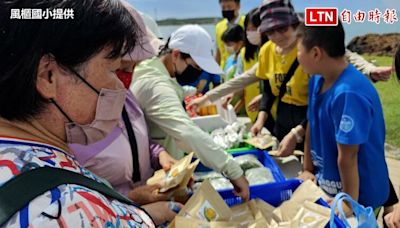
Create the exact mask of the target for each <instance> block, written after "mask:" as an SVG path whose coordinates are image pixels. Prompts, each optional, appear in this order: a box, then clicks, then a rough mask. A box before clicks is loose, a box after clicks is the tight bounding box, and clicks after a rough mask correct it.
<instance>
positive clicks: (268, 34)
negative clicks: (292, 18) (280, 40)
mask: <svg viewBox="0 0 400 228" xmlns="http://www.w3.org/2000/svg"><path fill="white" fill-rule="evenodd" d="M288 30H289V26H285V27H280V28H276V29H272V30H270V31H267V32H265V34H266V35H267V36H272V35H273V34H274V33H275V32H278V33H280V34H282V33H285V32H287V31H288Z"/></svg>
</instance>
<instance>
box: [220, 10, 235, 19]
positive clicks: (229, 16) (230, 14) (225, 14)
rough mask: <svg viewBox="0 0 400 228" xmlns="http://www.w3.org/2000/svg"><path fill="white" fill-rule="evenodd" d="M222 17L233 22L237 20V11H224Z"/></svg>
mask: <svg viewBox="0 0 400 228" xmlns="http://www.w3.org/2000/svg"><path fill="white" fill-rule="evenodd" d="M222 17H224V18H226V19H227V20H228V21H231V20H232V19H233V18H235V11H234V10H222Z"/></svg>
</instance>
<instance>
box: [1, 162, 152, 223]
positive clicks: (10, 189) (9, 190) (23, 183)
mask: <svg viewBox="0 0 400 228" xmlns="http://www.w3.org/2000/svg"><path fill="white" fill-rule="evenodd" d="M63 184H77V185H81V186H84V187H87V188H89V189H92V190H95V191H98V192H100V193H102V194H103V195H105V196H107V197H109V198H113V199H116V200H118V201H120V202H122V203H125V204H129V205H133V206H135V207H137V208H140V209H141V210H143V211H145V210H144V209H143V208H141V207H140V206H139V205H137V204H136V203H134V202H132V201H131V200H130V199H128V198H126V197H125V196H123V195H121V194H120V193H118V192H116V191H115V190H113V189H112V188H110V187H108V186H107V185H105V184H103V183H100V182H97V181H95V180H93V179H91V178H89V177H86V176H84V175H82V174H79V173H75V172H72V171H68V170H65V169H60V168H52V167H47V166H46V167H39V168H35V169H32V170H29V171H26V172H23V173H21V174H20V175H18V176H16V177H14V178H13V179H11V180H9V181H7V182H6V183H5V184H4V185H2V186H1V187H0V227H1V226H3V225H5V223H6V222H7V221H8V220H9V219H10V218H11V217H12V216H13V215H14V214H15V213H17V212H18V211H19V210H20V209H21V208H23V207H24V206H25V205H27V204H28V203H29V202H30V201H32V200H33V199H35V198H36V197H37V196H39V195H41V194H43V193H45V192H47V191H49V190H51V189H53V188H55V187H57V186H60V185H63ZM145 212H146V211H145ZM146 213H147V212H146ZM148 216H149V217H150V218H151V216H150V215H148Z"/></svg>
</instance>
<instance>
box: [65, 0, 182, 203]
mask: <svg viewBox="0 0 400 228" xmlns="http://www.w3.org/2000/svg"><path fill="white" fill-rule="evenodd" d="M123 4H124V5H125V7H126V8H127V9H128V10H129V12H130V13H131V15H132V16H133V18H134V19H135V21H136V22H137V24H138V25H139V29H140V31H143V33H144V34H142V35H141V37H140V39H139V40H138V45H137V47H136V48H135V49H134V50H133V52H132V53H128V54H126V55H125V56H123V58H122V61H121V67H120V68H119V70H117V72H116V74H117V76H118V78H119V79H120V80H121V81H122V82H123V83H124V85H125V87H126V88H129V86H130V84H131V81H132V72H133V68H134V66H135V62H138V61H141V60H144V59H148V58H151V57H153V56H155V55H156V51H155V49H154V48H153V47H152V45H151V40H150V39H151V37H152V34H149V33H148V32H149V31H148V30H147V28H146V26H145V25H144V22H143V19H142V18H141V16H140V15H139V13H138V12H137V11H136V10H134V9H133V8H132V7H131V6H130V5H129V4H128V3H126V2H123ZM124 107H125V110H124V111H123V113H122V121H121V124H119V125H117V126H115V127H114V128H113V130H112V131H111V133H110V134H109V135H108V136H107V137H106V138H104V139H102V140H99V141H97V142H95V143H90V144H89V145H82V143H80V142H77V141H75V142H72V143H70V144H69V147H70V148H71V150H72V151H73V153H74V155H75V157H76V159H77V160H78V161H79V163H80V164H81V165H83V166H84V167H85V168H87V169H89V170H90V171H92V172H94V173H95V174H96V175H98V176H100V177H102V178H104V179H106V180H107V181H108V182H110V184H111V185H112V186H113V187H114V189H116V190H117V191H118V192H120V193H121V194H123V195H125V196H127V197H129V198H130V199H131V200H133V201H135V202H137V203H139V204H147V203H153V202H156V201H162V200H167V199H168V198H169V193H164V194H159V193H158V192H157V191H156V190H157V189H159V188H160V186H157V185H152V186H149V185H146V180H147V179H149V178H150V177H151V176H152V175H153V173H154V170H158V169H161V168H163V169H164V170H168V169H169V168H170V166H171V165H172V164H173V163H175V160H174V159H173V158H172V157H170V156H169V154H168V153H167V152H166V151H165V149H164V148H163V147H162V146H160V145H159V144H157V143H154V142H152V141H151V140H149V136H148V131H147V125H146V121H145V119H144V114H143V112H142V110H141V109H140V107H139V104H138V102H137V101H136V99H135V97H134V96H133V94H132V93H131V92H130V91H128V92H127V98H126V101H125V105H124ZM105 112H106V113H108V112H109V110H105Z"/></svg>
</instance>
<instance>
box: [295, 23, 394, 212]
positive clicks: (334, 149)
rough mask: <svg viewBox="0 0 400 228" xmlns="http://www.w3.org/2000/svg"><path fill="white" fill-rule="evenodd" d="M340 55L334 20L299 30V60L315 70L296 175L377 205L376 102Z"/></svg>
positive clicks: (379, 147)
mask: <svg viewBox="0 0 400 228" xmlns="http://www.w3.org/2000/svg"><path fill="white" fill-rule="evenodd" d="M344 54H345V45H344V30H343V27H342V25H341V24H340V23H339V25H338V26H330V27H309V26H301V28H300V29H299V42H298V60H299V63H300V64H301V65H302V66H303V68H304V71H305V72H307V73H309V74H315V75H314V76H313V77H312V78H311V79H310V81H309V106H308V120H309V125H308V128H307V133H306V134H307V136H306V139H307V142H306V147H305V161H304V173H303V174H302V176H303V177H304V176H307V175H309V176H310V177H313V178H315V180H316V181H317V183H318V184H319V186H320V187H321V188H322V189H323V190H324V191H325V192H326V193H328V194H329V195H331V196H335V195H336V194H337V193H339V192H346V193H348V194H349V195H351V196H352V197H353V198H354V199H355V200H357V201H358V202H359V203H361V204H363V205H365V206H371V207H373V208H378V207H380V206H382V205H383V204H384V203H385V202H386V200H387V199H388V196H389V177H388V170H387V165H386V161H385V156H384V143H385V122H384V119H383V113H382V105H381V102H380V99H379V96H378V93H377V91H376V90H375V88H374V86H373V85H372V84H371V82H370V81H369V80H368V79H367V78H366V77H365V76H363V75H362V73H361V72H359V71H358V70H357V69H355V68H354V66H353V65H351V64H349V63H348V62H347V61H346V58H345V57H344ZM308 148H309V149H308ZM313 175H315V177H314V176H313ZM347 211H348V212H349V211H350V210H349V208H347Z"/></svg>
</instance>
